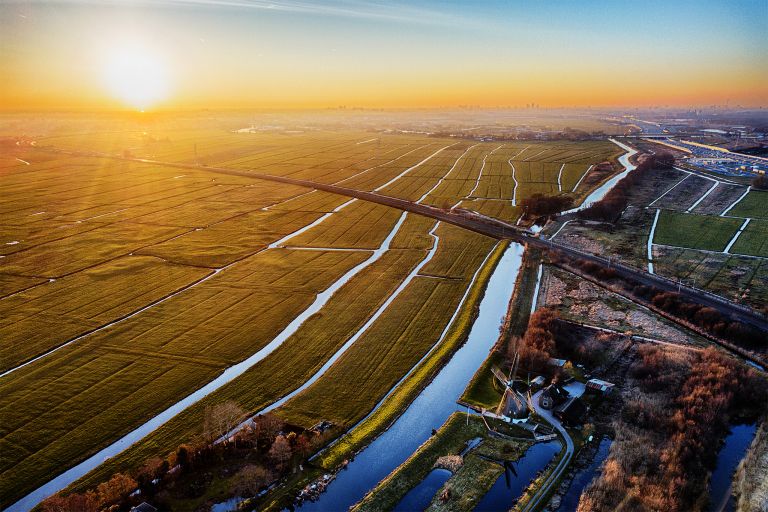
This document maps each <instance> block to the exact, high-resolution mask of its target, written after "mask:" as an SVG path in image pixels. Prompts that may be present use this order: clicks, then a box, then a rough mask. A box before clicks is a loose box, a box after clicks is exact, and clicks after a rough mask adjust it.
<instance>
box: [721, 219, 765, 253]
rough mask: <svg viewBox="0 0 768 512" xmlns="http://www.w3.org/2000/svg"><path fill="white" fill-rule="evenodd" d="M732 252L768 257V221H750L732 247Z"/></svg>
mask: <svg viewBox="0 0 768 512" xmlns="http://www.w3.org/2000/svg"><path fill="white" fill-rule="evenodd" d="M730 252H731V253H733V254H745V255H748V256H762V257H764V258H768V221H764V220H752V221H750V222H749V224H747V227H746V228H744V231H742V233H741V235H739V238H738V239H737V240H736V243H735V244H733V247H731V251H730Z"/></svg>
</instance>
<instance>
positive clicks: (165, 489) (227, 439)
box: [41, 402, 324, 512]
mask: <svg viewBox="0 0 768 512" xmlns="http://www.w3.org/2000/svg"><path fill="white" fill-rule="evenodd" d="M244 417H246V414H245V411H243V410H242V409H240V408H239V407H238V406H237V405H236V404H234V403H233V402H224V403H222V404H218V405H216V406H213V407H209V408H208V409H207V410H206V414H205V424H204V427H203V434H202V435H201V436H200V438H199V439H198V440H197V441H195V442H191V443H185V444H182V445H180V446H179V447H177V448H176V450H175V451H173V452H172V453H170V454H169V455H168V456H167V457H165V458H161V457H156V458H152V459H150V460H148V461H146V463H145V464H144V465H143V466H142V467H141V468H139V469H138V470H136V471H134V472H133V473H131V474H124V473H117V474H115V475H113V476H112V478H111V479H110V480H109V481H107V482H103V483H101V484H99V485H98V487H97V488H96V489H93V490H89V491H86V492H84V493H71V494H67V495H58V494H57V495H54V496H52V497H50V498H48V499H46V500H45V501H43V503H42V504H41V509H42V510H43V511H44V512H69V511H75V510H76V511H78V512H96V511H98V510H104V509H110V510H115V511H117V510H128V509H130V508H131V507H132V506H135V505H137V504H138V503H141V502H142V501H152V502H153V503H156V504H161V505H162V504H168V503H170V502H172V501H173V500H177V499H193V498H198V497H200V496H203V495H204V494H205V492H206V490H207V486H208V484H209V483H210V475H211V474H212V473H213V472H215V471H218V472H219V473H220V476H221V477H223V478H227V479H228V480H229V491H230V493H231V494H232V495H235V496H239V497H243V498H249V497H253V496H255V495H257V494H258V493H259V491H261V490H263V489H264V488H266V487H267V486H269V485H270V484H272V483H274V482H276V481H277V480H278V479H280V478H281V477H282V476H284V475H285V474H287V473H289V472H290V471H291V470H293V469H295V468H296V467H298V465H299V464H300V463H301V462H302V461H303V460H304V459H306V457H308V456H309V455H310V454H311V453H313V451H314V450H316V449H317V448H318V447H319V446H320V445H321V444H322V443H323V442H324V438H323V436H322V435H319V434H316V433H313V432H307V431H305V432H297V431H295V430H291V429H290V428H289V426H287V425H286V424H285V422H283V420H281V419H280V418H279V417H277V416H275V415H273V414H265V415H260V416H256V417H255V418H253V419H252V420H251V421H249V422H248V423H246V424H245V425H244V426H243V427H242V428H239V429H237V428H236V427H237V426H238V424H239V422H240V421H242V419H243V418H244ZM234 430H236V432H235V433H234V434H233V435H230V433H231V432H233V431H234Z"/></svg>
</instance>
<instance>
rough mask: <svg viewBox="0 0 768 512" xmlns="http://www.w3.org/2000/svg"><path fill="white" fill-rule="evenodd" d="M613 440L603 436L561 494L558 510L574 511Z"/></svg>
mask: <svg viewBox="0 0 768 512" xmlns="http://www.w3.org/2000/svg"><path fill="white" fill-rule="evenodd" d="M612 443H613V441H612V440H611V439H610V438H608V437H604V438H603V439H602V440H601V441H600V444H599V445H598V447H597V453H595V457H594V458H593V459H592V462H591V463H590V464H589V466H587V467H586V468H584V469H583V470H582V471H580V472H579V473H578V474H577V475H576V476H575V477H574V478H573V481H572V482H571V486H570V487H568V491H567V492H566V493H565V495H564V496H563V499H562V501H561V502H560V508H558V509H557V510H558V512H575V510H576V508H577V507H578V506H579V498H580V497H581V493H583V492H584V489H586V488H587V486H588V485H589V483H590V482H591V481H592V480H593V479H594V478H595V477H596V476H597V475H598V474H599V471H600V467H601V466H602V465H603V461H605V459H606V458H608V453H609V452H610V451H611V444H612Z"/></svg>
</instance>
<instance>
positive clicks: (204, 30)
mask: <svg viewBox="0 0 768 512" xmlns="http://www.w3.org/2000/svg"><path fill="white" fill-rule="evenodd" d="M0 76H2V80H0V108H4V109H25V108H48V107H54V108H69V107H78V108H115V107H117V108H142V109H143V108H155V109H166V108H167V109H176V108H202V107H208V108H217V107H249V108H259V107H262V108H304V107H327V106H336V105H347V106H366V107H441V106H448V107H451V106H456V105H460V104H472V105H481V106H487V107H493V106H520V105H525V104H527V103H538V104H540V105H541V106H542V107H568V106H576V107H584V106H594V107H598V106H690V105H702V106H706V105H711V104H720V105H722V104H725V103H726V102H728V104H729V105H730V106H735V105H739V104H740V105H742V106H751V107H755V106H768V2H766V0H755V1H734V0H722V1H706V0H699V1H669V0H664V1H657V0H643V1H623V0H612V1H608V0H606V1H594V2H590V1H585V0H582V1H571V0H550V1H538V0H506V1H496V2H460V1H456V2H437V1H428V2H420V3H416V2H412V3H404V2H403V3H398V2H388V1H381V2H365V1H329V2H311V1H286V2H282V1H279V0H275V1H273V2H272V1H260V0H157V1H152V2H150V1H128V0H125V1H118V0H114V1H97V0H91V1H75V0H70V1H66V0H60V1H20V2H16V1H10V2H8V1H3V2H2V3H0Z"/></svg>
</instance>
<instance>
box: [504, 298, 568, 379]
mask: <svg viewBox="0 0 768 512" xmlns="http://www.w3.org/2000/svg"><path fill="white" fill-rule="evenodd" d="M558 320H559V316H558V314H557V312H556V311H554V310H553V309H549V308H542V309H538V310H536V311H535V312H534V313H533V314H532V315H531V318H530V320H529V321H528V328H527V329H526V330H525V334H524V335H523V337H522V338H519V339H514V340H512V341H510V343H509V345H508V346H507V356H506V357H507V361H508V362H509V363H511V362H512V359H513V358H514V356H515V352H518V353H519V354H520V366H521V367H522V368H525V369H527V370H530V371H533V372H539V373H545V372H548V371H549V369H550V368H551V367H550V366H549V365H548V364H547V363H548V361H549V359H550V358H551V357H552V355H553V354H555V353H556V351H557V338H558V335H559V333H560V331H561V327H560V326H561V324H560V322H559V321H558Z"/></svg>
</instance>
